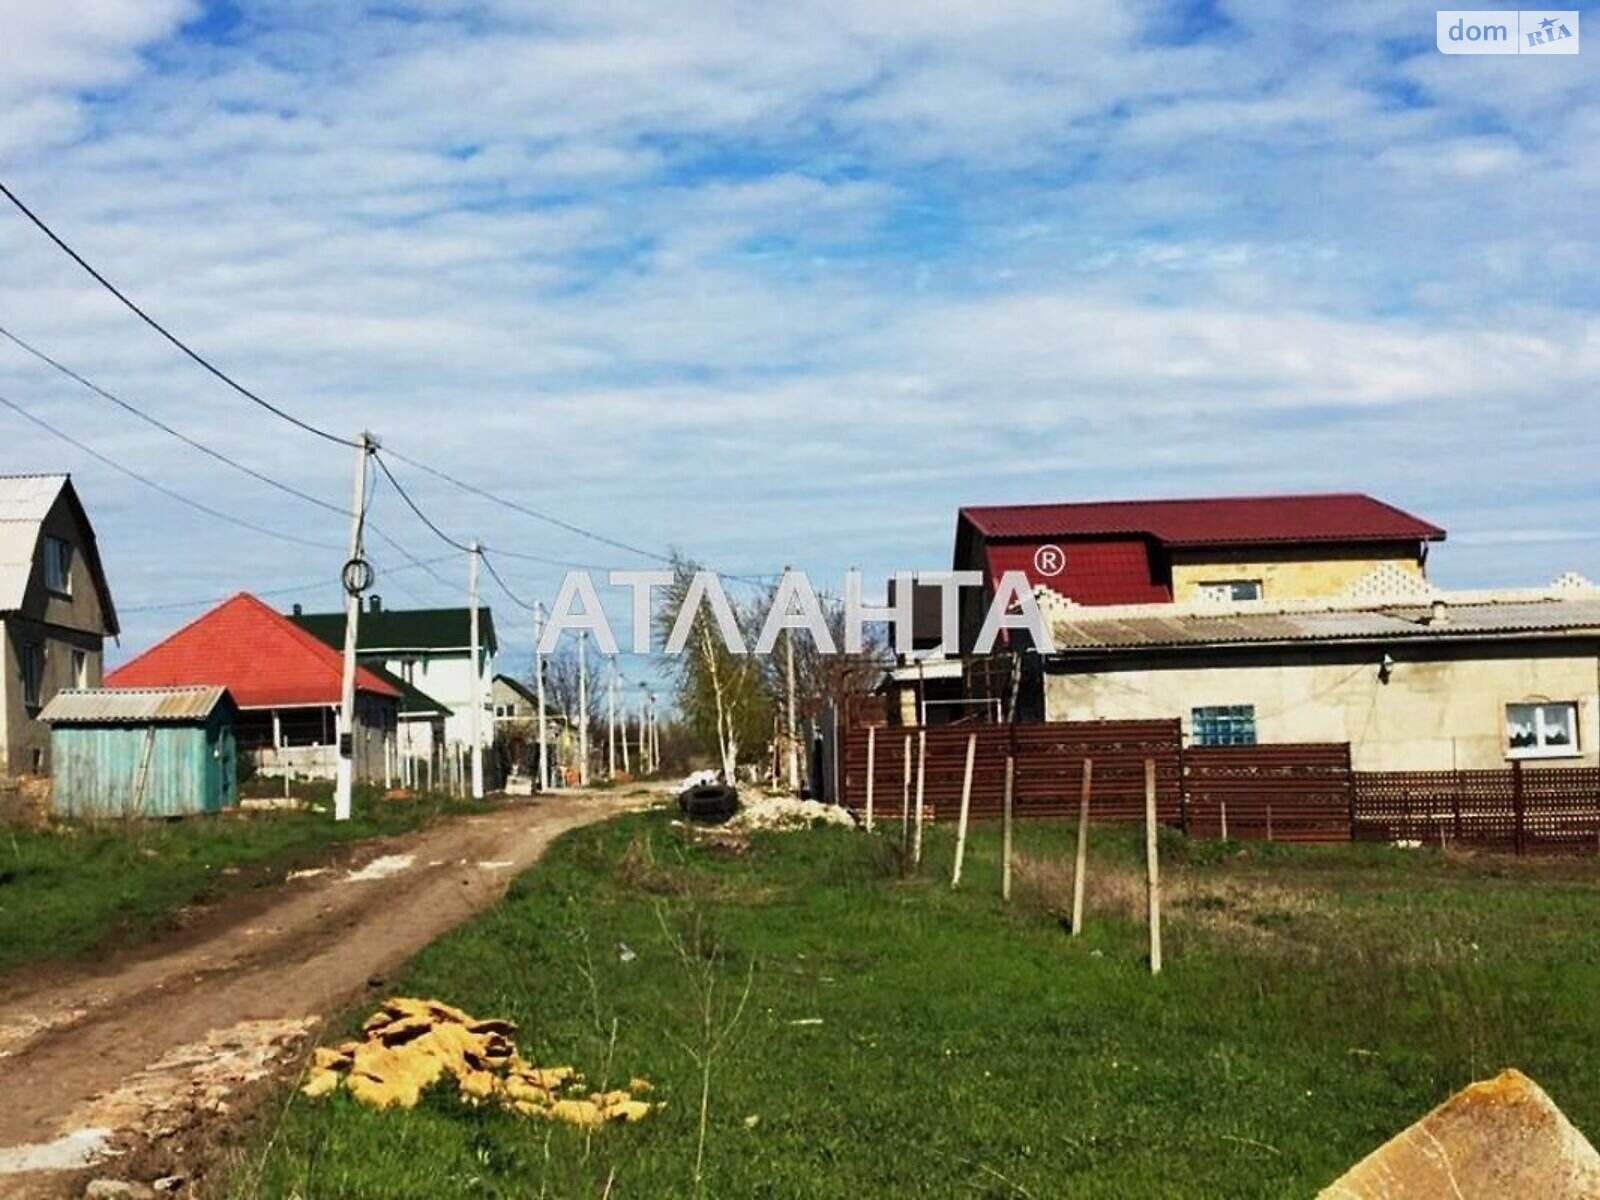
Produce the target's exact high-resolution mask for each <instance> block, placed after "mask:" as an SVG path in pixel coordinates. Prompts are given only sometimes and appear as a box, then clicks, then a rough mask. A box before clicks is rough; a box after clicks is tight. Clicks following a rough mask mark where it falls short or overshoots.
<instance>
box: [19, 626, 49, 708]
mask: <svg viewBox="0 0 1600 1200" xmlns="http://www.w3.org/2000/svg"><path fill="white" fill-rule="evenodd" d="M17 657H18V658H19V659H21V660H22V703H23V704H24V705H25V706H26V707H28V708H38V707H39V706H40V705H41V704H42V703H44V701H43V698H42V697H43V694H44V647H43V646H41V645H40V644H39V643H37V642H23V643H22V644H21V645H19V646H18V647H17Z"/></svg>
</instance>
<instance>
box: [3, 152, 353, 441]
mask: <svg viewBox="0 0 1600 1200" xmlns="http://www.w3.org/2000/svg"><path fill="white" fill-rule="evenodd" d="M0 195H4V196H5V198H6V199H7V200H9V201H11V203H12V204H13V205H15V206H16V209H17V211H18V212H20V213H21V214H22V215H23V216H25V217H27V218H28V220H30V221H32V222H33V224H34V225H36V226H37V227H38V229H39V231H40V232H41V233H43V234H44V235H45V237H47V238H49V239H50V240H51V241H52V242H54V243H55V244H56V246H57V247H58V248H60V250H61V252H62V253H63V254H65V255H66V256H67V257H68V258H70V259H71V260H72V261H73V262H75V263H77V264H78V265H79V266H80V267H82V268H83V269H84V270H85V271H87V272H88V273H89V275H90V276H91V277H93V279H94V281H95V282H96V283H98V284H99V285H100V286H101V287H103V288H105V289H106V291H108V292H110V293H111V294H112V295H113V296H115V297H116V298H117V299H118V300H120V301H121V302H122V304H123V307H125V308H126V309H127V310H128V311H129V312H131V313H133V315H134V316H136V317H138V318H139V319H140V320H141V321H143V322H144V323H145V324H146V325H148V326H150V328H151V329H154V330H155V331H156V332H157V333H159V334H160V335H161V336H162V337H164V338H165V339H166V340H167V341H169V342H171V343H172V344H173V345H174V346H176V347H177V348H178V349H179V350H180V351H182V352H183V353H184V354H185V355H186V356H188V357H189V358H190V359H192V360H193V361H194V362H196V363H198V364H199V365H200V366H202V367H204V368H205V369H206V370H207V371H209V372H210V373H211V374H212V375H214V376H216V377H217V378H218V379H220V380H221V381H222V382H223V383H225V384H227V385H228V386H229V387H230V388H232V389H233V390H234V391H236V392H238V393H239V394H240V395H241V396H243V397H244V398H245V399H246V400H249V401H250V402H251V403H252V404H257V405H260V406H261V407H262V408H264V409H266V410H267V411H268V412H269V413H271V414H272V415H273V416H275V417H278V418H279V419H281V420H284V421H287V422H289V424H291V425H295V426H298V427H299V428H301V429H303V430H305V431H306V432H307V433H311V434H315V435H316V436H317V437H319V438H324V439H326V440H327V441H330V442H335V443H337V444H338V445H341V446H351V447H354V446H355V444H356V442H355V439H354V438H346V437H340V436H339V435H338V434H336V433H330V432H329V431H328V430H326V429H319V428H318V427H317V426H315V425H313V424H311V422H309V421H304V420H301V419H300V418H299V417H297V416H295V415H294V414H293V413H291V412H288V411H286V410H285V409H283V408H280V407H279V406H278V405H276V404H274V403H272V401H270V400H266V399H263V398H262V397H261V396H258V395H257V394H256V393H255V392H253V391H251V390H250V389H249V388H247V387H245V386H244V384H242V383H240V382H239V381H238V380H237V379H235V378H234V377H233V376H232V375H229V374H228V373H227V372H226V371H224V370H223V369H222V368H221V367H219V366H217V365H216V364H215V363H213V362H212V361H211V360H210V359H208V358H206V357H205V355H203V354H201V353H200V352H199V351H197V350H192V349H190V347H189V345H188V343H187V342H185V341H184V340H183V339H182V338H180V337H179V336H178V335H177V334H175V333H173V332H172V331H171V330H170V329H168V328H167V327H166V326H165V325H163V324H162V323H161V322H160V321H157V320H156V319H155V318H154V317H152V316H151V315H150V314H149V313H147V312H145V310H144V309H142V308H140V307H139V306H138V305H137V304H135V303H134V302H133V301H132V300H131V299H129V298H128V296H127V294H126V293H124V292H123V291H122V289H120V288H119V287H117V285H116V284H114V283H112V282H111V281H110V280H109V279H107V278H106V277H105V276H104V275H102V274H100V272H99V271H97V270H95V269H94V267H93V266H92V265H90V263H89V262H88V260H87V259H85V258H84V257H83V255H81V254H79V253H78V252H77V251H76V250H74V249H73V248H72V247H71V246H69V245H68V244H67V243H66V241H65V240H64V239H62V238H61V236H60V235H59V234H57V233H56V231H55V230H54V229H51V228H50V226H48V225H46V224H45V223H44V219H43V218H42V217H40V216H39V215H38V214H37V213H35V212H34V211H33V209H31V208H29V207H28V206H27V205H26V204H24V203H23V202H22V200H21V199H20V198H19V197H18V196H17V194H16V193H15V192H13V191H12V190H11V189H10V188H9V187H7V186H6V185H5V183H4V182H0Z"/></svg>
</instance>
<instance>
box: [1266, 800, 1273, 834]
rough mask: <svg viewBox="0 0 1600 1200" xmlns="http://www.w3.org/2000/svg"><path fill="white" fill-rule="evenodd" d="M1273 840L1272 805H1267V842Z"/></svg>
mask: <svg viewBox="0 0 1600 1200" xmlns="http://www.w3.org/2000/svg"><path fill="white" fill-rule="evenodd" d="M1271 840H1272V805H1270V804H1269V805H1267V841H1269V842H1270V841H1271Z"/></svg>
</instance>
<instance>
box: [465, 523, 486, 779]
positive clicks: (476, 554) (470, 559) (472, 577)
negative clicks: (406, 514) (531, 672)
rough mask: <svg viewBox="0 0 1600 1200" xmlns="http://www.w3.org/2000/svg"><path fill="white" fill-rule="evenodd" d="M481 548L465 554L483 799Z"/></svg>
mask: <svg viewBox="0 0 1600 1200" xmlns="http://www.w3.org/2000/svg"><path fill="white" fill-rule="evenodd" d="M482 557H483V551H482V549H480V548H479V546H478V543H477V542H473V543H472V553H471V554H469V555H468V556H467V609H468V612H469V613H470V618H469V624H470V625H471V639H472V720H471V722H470V723H469V726H468V727H469V729H470V730H471V737H472V798H473V799H474V800H482V799H483V666H482V664H481V663H480V662H479V661H478V560H479V559H480V558H482Z"/></svg>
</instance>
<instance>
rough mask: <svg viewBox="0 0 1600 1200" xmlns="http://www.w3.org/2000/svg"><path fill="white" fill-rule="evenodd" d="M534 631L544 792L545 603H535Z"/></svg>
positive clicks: (547, 775) (546, 781) (545, 786)
mask: <svg viewBox="0 0 1600 1200" xmlns="http://www.w3.org/2000/svg"><path fill="white" fill-rule="evenodd" d="M533 630H534V633H533V678H534V687H535V689H536V690H537V692H538V695H539V790H540V791H541V792H542V791H545V790H547V789H548V788H549V787H550V748H549V746H548V744H547V738H546V736H545V727H544V653H543V652H542V651H541V650H540V649H539V644H540V643H541V642H543V641H544V603H543V601H535V602H534V605H533Z"/></svg>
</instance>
